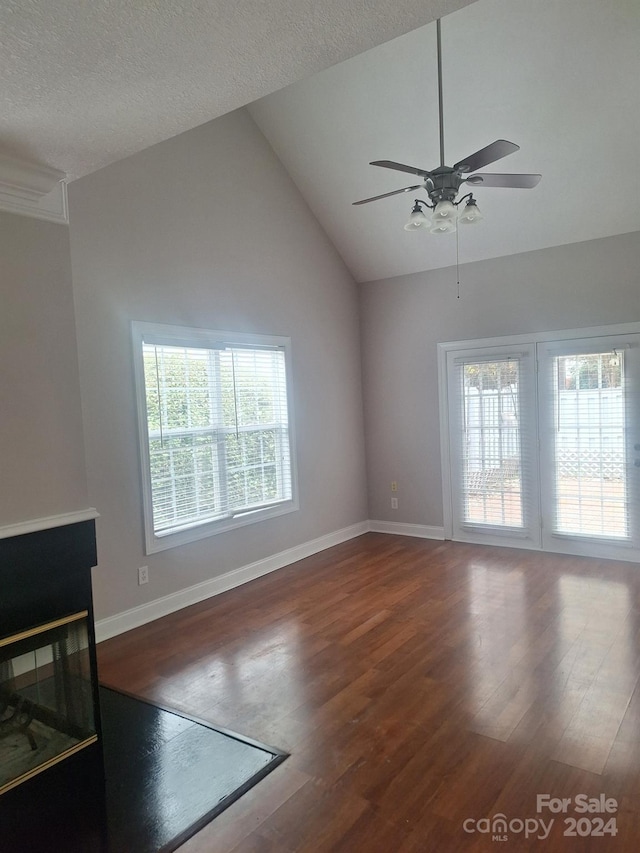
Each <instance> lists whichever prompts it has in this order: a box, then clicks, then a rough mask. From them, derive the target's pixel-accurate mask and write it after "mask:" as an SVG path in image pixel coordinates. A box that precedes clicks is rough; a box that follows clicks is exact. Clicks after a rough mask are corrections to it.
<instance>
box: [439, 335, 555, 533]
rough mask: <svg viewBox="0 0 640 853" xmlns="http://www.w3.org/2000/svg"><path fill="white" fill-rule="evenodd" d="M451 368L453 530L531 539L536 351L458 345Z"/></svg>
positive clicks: (534, 516)
mask: <svg viewBox="0 0 640 853" xmlns="http://www.w3.org/2000/svg"><path fill="white" fill-rule="evenodd" d="M447 372H448V377H449V378H448V387H449V392H448V395H449V431H450V448H451V452H450V463H451V482H452V488H453V491H452V509H453V524H454V536H455V537H456V538H459V539H462V540H469V541H475V537H476V535H477V534H478V533H481V534H482V535H483V536H489V537H498V538H499V539H500V540H503V541H504V539H505V537H506V538H509V537H511V538H513V539H514V540H517V541H518V542H521V541H523V540H525V539H529V540H531V541H534V540H535V539H536V537H539V532H538V525H537V510H536V509H535V507H534V504H533V501H534V489H533V482H532V481H533V471H534V468H535V464H534V454H535V447H534V433H533V432H532V429H531V423H530V421H529V420H528V418H527V412H528V411H529V409H530V406H531V398H532V393H533V387H534V386H533V381H534V375H533V365H532V351H531V352H530V351H529V350H528V349H526V350H524V351H514V350H511V349H506V348H493V349H491V348H486V349H482V350H475V351H473V350H469V351H462V352H461V351H458V352H455V351H453V352H450V353H449V354H448V368H447ZM514 544H516V543H515V542H514Z"/></svg>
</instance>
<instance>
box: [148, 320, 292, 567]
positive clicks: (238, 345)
mask: <svg viewBox="0 0 640 853" xmlns="http://www.w3.org/2000/svg"><path fill="white" fill-rule="evenodd" d="M133 341H134V356H135V366H136V390H137V398H138V413H139V426H140V444H141V459H142V467H143V471H142V478H143V498H144V512H145V531H146V543H147V553H152V552H154V551H159V550H163V549H165V548H171V547H174V546H175V545H179V544H182V543H184V542H189V541H192V540H194V539H200V538H202V537H204V536H210V535H212V534H214V533H219V532H222V531H224V530H229V529H231V528H233V527H237V526H240V525H243V524H248V523H250V522H255V521H260V520H262V519H265V518H269V517H272V516H274V515H280V514H282V513H284V512H290V511H293V510H295V509H297V504H296V501H295V477H294V472H293V452H292V431H291V425H290V421H291V418H290V411H289V409H290V406H289V401H288V397H289V395H288V386H287V381H288V377H287V369H288V361H289V347H290V342H289V340H288V339H287V338H275V337H266V336H262V335H246V334H231V333H228V332H214V331H206V330H201V329H184V328H180V327H176V326H158V325H153V324H148V323H133Z"/></svg>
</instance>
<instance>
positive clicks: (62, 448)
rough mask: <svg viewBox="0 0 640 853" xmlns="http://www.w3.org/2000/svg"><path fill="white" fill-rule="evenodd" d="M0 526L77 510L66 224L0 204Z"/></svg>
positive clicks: (76, 394)
mask: <svg viewBox="0 0 640 853" xmlns="http://www.w3.org/2000/svg"><path fill="white" fill-rule="evenodd" d="M0 296H1V303H0V365H1V367H0V447H2V453H1V455H0V460H1V461H0V526H2V525H7V524H15V523H17V522H24V521H31V520H33V519H37V518H44V517H47V516H50V515H59V514H62V513H66V512H74V511H77V510H82V509H86V508H87V506H88V505H89V502H88V497H87V483H86V477H85V469H84V447H83V441H82V419H81V414H80V387H79V384H78V360H77V351H76V338H75V328H74V315H73V293H72V288H71V267H70V255H69V235H68V230H67V228H66V226H64V225H57V224H55V223H51V222H43V221H41V220H38V219H30V218H28V217H26V216H15V215H14V214H11V213H0Z"/></svg>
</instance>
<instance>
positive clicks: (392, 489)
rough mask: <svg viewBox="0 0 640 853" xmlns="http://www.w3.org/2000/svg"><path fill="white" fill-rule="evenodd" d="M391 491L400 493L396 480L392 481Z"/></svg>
mask: <svg viewBox="0 0 640 853" xmlns="http://www.w3.org/2000/svg"><path fill="white" fill-rule="evenodd" d="M391 491H392V492H397V491H398V484H397V483H396V481H395V480H392V481H391Z"/></svg>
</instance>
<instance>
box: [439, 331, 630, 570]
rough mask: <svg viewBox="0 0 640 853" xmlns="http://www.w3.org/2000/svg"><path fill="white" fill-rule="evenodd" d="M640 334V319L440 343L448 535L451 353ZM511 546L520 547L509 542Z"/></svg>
mask: <svg viewBox="0 0 640 853" xmlns="http://www.w3.org/2000/svg"><path fill="white" fill-rule="evenodd" d="M638 333H640V322H636V323H620V324H616V325H607V326H588V327H583V328H578V329H557V330H554V331H548V332H531V333H528V334H519V335H505V336H502V337H491V338H474V339H471V340H462V341H443V342H441V343H438V344H437V358H438V404H439V410H440V411H439V414H440V459H441V465H442V502H443V516H444V518H443V520H444V538H445V539H453V534H454V513H453V499H454V491H453V481H452V466H451V451H452V448H451V440H450V424H449V381H448V370H447V361H448V354H449V353H451V352H455V351H463V350H472V349H483V348H498V347H513V348H517V347H518V346H527V345H531V346H534V347H535V346H536V345H538V344H545V343H553V342H555V341H560V340H562V341H571V340H573V339H575V340H580V339H582V338H599V337H612V336H618V335H620V336H624V335H632V334H638ZM535 420H536V429H538V416H537V413H536V419H535ZM465 541H469V542H476V543H477V544H507V543H505V542H503V541H501V539H500V537H497V541H494V542H491V543H490V542H489V541H488V540H487V539H486V538H485V537H482V538H480V537H478V538H475V537H470V538H469V539H467V540H465ZM509 547H516V546H514V545H513V544H512V543H509ZM517 547H521V548H529V549H533V550H542V548H543V545H542V543H540V544H536V543H535V542H533V541H531V540H526V539H523V541H522V543H521V544H520V545H519V546H517ZM598 550H599V549H596V550H595V551H594V552H592V553H593V556H598V553H597V551H598ZM620 550H621V551H622V552H623V553H622V554H621V555H618V556H616V557H615V559H618V560H628V561H630V562H636V561H638V559H639V554H638V551H637V549H635V548H633V547H629V548H620ZM568 553H580V551H572V552H568Z"/></svg>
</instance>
